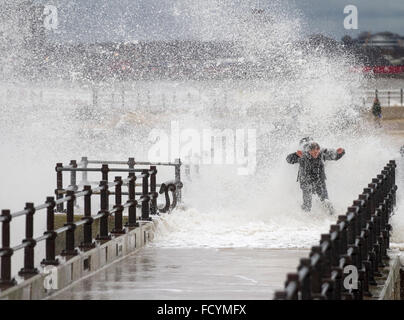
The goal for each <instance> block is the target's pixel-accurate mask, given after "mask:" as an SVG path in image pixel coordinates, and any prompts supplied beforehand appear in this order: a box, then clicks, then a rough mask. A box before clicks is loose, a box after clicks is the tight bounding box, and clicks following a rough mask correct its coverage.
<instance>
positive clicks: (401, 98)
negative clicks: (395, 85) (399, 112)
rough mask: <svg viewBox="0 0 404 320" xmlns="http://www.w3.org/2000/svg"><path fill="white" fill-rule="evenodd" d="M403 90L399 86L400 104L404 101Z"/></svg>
mask: <svg viewBox="0 0 404 320" xmlns="http://www.w3.org/2000/svg"><path fill="white" fill-rule="evenodd" d="M403 91H404V90H403V89H402V88H401V89H400V101H401V106H403V102H404V101H403V100H404V94H403Z"/></svg>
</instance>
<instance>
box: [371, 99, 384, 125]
mask: <svg viewBox="0 0 404 320" xmlns="http://www.w3.org/2000/svg"><path fill="white" fill-rule="evenodd" d="M372 114H373V116H374V117H375V122H376V124H377V126H379V127H381V123H380V120H381V118H382V107H381V106H380V101H379V98H378V97H376V98H375V100H374V101H373V106H372Z"/></svg>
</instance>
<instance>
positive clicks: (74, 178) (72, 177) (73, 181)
mask: <svg viewBox="0 0 404 320" xmlns="http://www.w3.org/2000/svg"><path fill="white" fill-rule="evenodd" d="M70 165H71V167H72V168H73V169H77V161H76V160H70ZM70 188H71V189H72V190H73V191H77V189H78V188H77V171H75V170H72V171H70Z"/></svg>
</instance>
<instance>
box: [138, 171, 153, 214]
mask: <svg viewBox="0 0 404 320" xmlns="http://www.w3.org/2000/svg"><path fill="white" fill-rule="evenodd" d="M140 199H141V200H140V201H141V202H142V220H143V221H151V220H152V219H151V218H150V206H149V201H150V197H149V171H148V170H147V169H144V170H142V196H141V198H140Z"/></svg>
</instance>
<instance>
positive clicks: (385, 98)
mask: <svg viewBox="0 0 404 320" xmlns="http://www.w3.org/2000/svg"><path fill="white" fill-rule="evenodd" d="M366 95H367V97H368V101H369V102H370V103H372V102H373V100H374V99H375V98H378V99H379V101H380V104H381V105H382V106H387V107H391V106H392V104H393V105H396V106H398V105H399V106H401V107H402V106H404V89H392V90H379V89H376V90H373V91H366Z"/></svg>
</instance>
